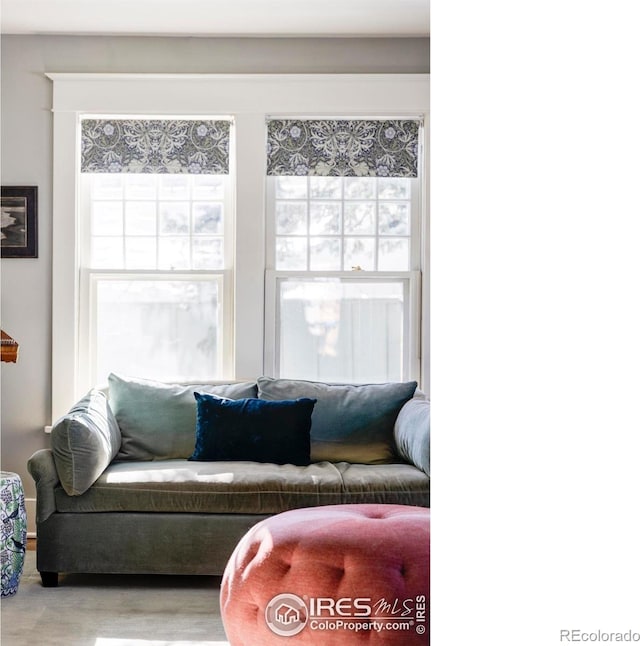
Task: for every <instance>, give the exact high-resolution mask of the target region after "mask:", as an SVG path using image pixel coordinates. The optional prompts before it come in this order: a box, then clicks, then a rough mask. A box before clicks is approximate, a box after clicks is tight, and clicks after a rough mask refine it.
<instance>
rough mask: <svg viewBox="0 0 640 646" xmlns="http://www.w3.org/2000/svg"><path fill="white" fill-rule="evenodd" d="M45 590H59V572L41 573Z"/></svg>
mask: <svg viewBox="0 0 640 646" xmlns="http://www.w3.org/2000/svg"><path fill="white" fill-rule="evenodd" d="M40 578H41V579H42V587H43V588H57V587H58V573H57V572H40Z"/></svg>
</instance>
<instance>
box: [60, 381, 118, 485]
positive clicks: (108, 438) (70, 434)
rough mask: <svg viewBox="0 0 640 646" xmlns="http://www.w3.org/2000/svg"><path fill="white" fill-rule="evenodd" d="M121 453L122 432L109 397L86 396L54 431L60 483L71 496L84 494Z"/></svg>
mask: <svg viewBox="0 0 640 646" xmlns="http://www.w3.org/2000/svg"><path fill="white" fill-rule="evenodd" d="M119 449H120V429H119V428H118V423H117V422H116V419H115V417H114V415H113V413H112V412H111V408H110V407H109V403H108V401H107V397H106V395H105V394H104V393H103V392H101V391H100V390H96V389H94V390H91V391H90V392H89V393H87V394H86V395H85V396H84V397H83V398H82V399H81V400H80V401H79V402H78V403H77V404H76V405H75V406H74V407H73V408H72V409H71V410H70V411H69V412H68V413H67V414H66V415H65V416H64V417H61V418H60V419H59V420H57V421H56V423H55V424H54V425H53V428H52V429H51V450H52V452H53V459H54V462H55V465H56V470H57V471H58V476H59V478H60V483H61V484H62V486H63V487H64V490H65V491H66V492H67V494H69V495H70V496H79V495H81V494H83V493H84V492H85V491H86V490H87V489H88V488H89V487H90V486H91V485H92V484H93V483H94V482H95V481H96V479H97V478H98V476H99V475H100V474H101V473H102V472H103V471H104V470H105V469H106V468H107V466H108V465H109V463H110V462H111V460H113V458H114V457H115V456H116V454H117V453H118V450H119Z"/></svg>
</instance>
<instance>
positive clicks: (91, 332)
mask: <svg viewBox="0 0 640 646" xmlns="http://www.w3.org/2000/svg"><path fill="white" fill-rule="evenodd" d="M83 116H87V115H83ZM209 116H210V118H216V117H212V116H211V115H209ZM230 149H231V154H230V159H229V174H228V175H226V176H224V177H225V180H224V184H225V186H224V214H225V215H224V220H223V223H224V231H223V236H224V266H225V269H214V270H193V269H191V270H189V269H180V270H172V271H169V270H166V269H153V270H152V269H149V270H144V269H101V268H100V269H98V268H92V267H90V266H88V264H87V262H86V259H89V258H90V251H89V249H90V245H91V230H90V229H91V227H90V223H89V221H88V220H89V217H88V216H89V213H90V208H91V205H90V194H89V187H88V185H87V182H85V181H83V180H84V178H80V181H79V182H78V194H79V205H80V206H79V213H78V216H77V217H78V221H77V225H76V230H77V235H78V241H79V242H78V265H79V273H80V277H79V286H78V289H79V293H78V309H79V312H78V315H79V316H78V326H79V327H78V359H80V360H79V361H78V362H77V364H78V365H77V369H76V379H77V383H78V389H79V390H81V391H83V392H84V391H87V390H89V388H91V387H92V386H93V385H96V383H95V370H96V344H95V340H96V339H95V336H96V324H97V317H96V310H97V303H96V284H97V281H99V280H118V279H120V280H122V279H131V280H154V279H156V280H171V281H180V280H185V281H186V280H189V279H191V278H193V279H197V280H209V281H212V282H217V283H218V294H219V298H220V302H221V303H222V316H221V317H220V319H221V320H220V321H218V323H219V325H221V336H222V337H223V338H224V339H225V341H226V342H225V343H223V344H222V345H221V346H220V347H221V349H222V352H221V354H220V356H219V357H218V362H217V363H218V365H217V366H215V368H216V372H217V374H216V376H219V375H220V374H230V373H231V372H232V370H233V354H232V349H233V312H234V307H233V243H232V241H233V238H234V217H233V211H234V207H233V204H234V199H233V198H234V195H233V193H234V165H233V154H232V151H233V127H232V128H231V142H230ZM82 358H86V359H88V360H81V359H82ZM98 385H104V384H98Z"/></svg>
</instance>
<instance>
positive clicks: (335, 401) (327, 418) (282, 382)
mask: <svg viewBox="0 0 640 646" xmlns="http://www.w3.org/2000/svg"><path fill="white" fill-rule="evenodd" d="M416 386H417V383H416V382H415V381H409V382H404V383H402V382H400V383H386V384H328V383H323V382H316V381H303V380H297V379H272V378H271V377H260V378H259V379H258V396H259V397H260V399H269V400H280V399H300V398H302V397H308V398H310V399H316V400H317V402H316V405H315V407H314V409H313V414H312V416H311V461H312V462H321V461H323V460H327V461H329V462H352V463H360V464H385V463H389V462H394V461H397V457H396V454H395V442H394V439H393V425H394V424H395V421H396V417H397V416H398V413H399V412H400V409H401V408H402V406H403V404H404V403H405V402H407V401H408V400H409V399H411V397H413V393H414V392H415V389H416Z"/></svg>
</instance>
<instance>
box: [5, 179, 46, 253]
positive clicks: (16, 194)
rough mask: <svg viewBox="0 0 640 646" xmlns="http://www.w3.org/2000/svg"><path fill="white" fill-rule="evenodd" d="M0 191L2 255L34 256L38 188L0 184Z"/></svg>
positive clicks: (36, 232) (35, 248) (35, 251)
mask: <svg viewBox="0 0 640 646" xmlns="http://www.w3.org/2000/svg"><path fill="white" fill-rule="evenodd" d="M1 191H2V193H1V196H0V208H1V210H2V222H1V223H0V251H1V252H2V258H37V257H38V187H37V186H3V187H2V189H1Z"/></svg>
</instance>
